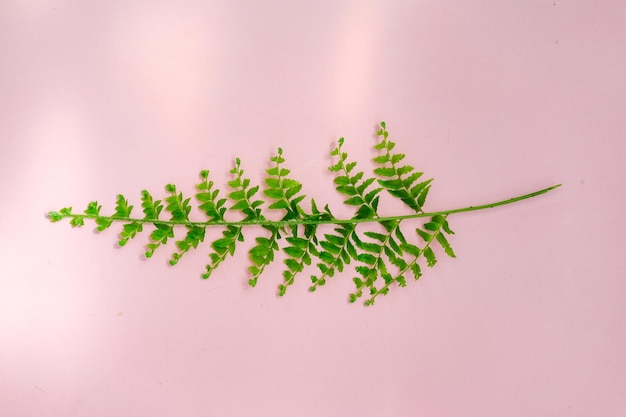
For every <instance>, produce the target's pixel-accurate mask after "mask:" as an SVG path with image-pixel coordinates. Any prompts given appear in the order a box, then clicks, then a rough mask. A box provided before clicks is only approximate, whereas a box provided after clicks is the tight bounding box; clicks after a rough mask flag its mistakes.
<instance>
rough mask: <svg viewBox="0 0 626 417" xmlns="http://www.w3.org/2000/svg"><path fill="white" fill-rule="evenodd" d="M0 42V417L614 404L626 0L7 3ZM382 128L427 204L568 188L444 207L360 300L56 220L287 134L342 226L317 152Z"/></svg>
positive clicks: (623, 307) (221, 164)
mask: <svg viewBox="0 0 626 417" xmlns="http://www.w3.org/2000/svg"><path fill="white" fill-rule="evenodd" d="M0 52H1V53H0V91H1V95H0V152H1V153H0V155H1V156H0V158H1V159H0V178H1V179H2V188H3V192H2V200H1V202H0V227H1V231H2V234H1V236H2V237H1V238H0V262H1V265H2V266H1V269H0V338H1V339H0V414H1V415H2V416H65V417H71V416H148V415H149V416H154V417H158V416H198V417H206V416H351V415H353V416H357V415H358V416H416V415H421V416H481V417H490V416H493V417H496V416H581V417H582V416H607V417H610V416H624V415H626V332H625V330H626V328H625V325H626V314H625V313H626V304H625V303H624V296H625V294H626V279H625V278H626V274H625V272H626V268H625V267H626V255H625V251H626V243H625V239H624V235H625V233H626V222H625V221H624V209H625V208H626V196H625V193H624V189H625V188H624V186H625V185H626V169H625V168H624V160H625V158H626V140H625V139H626V138H625V135H626V122H625V120H626V118H625V117H624V116H625V114H626V113H625V111H626V94H625V92H626V77H625V75H624V74H626V6H625V4H624V2H623V1H608V0H607V1H601V2H599V1H591V0H588V1H562V0H549V1H540V0H533V1H528V0H519V1H506V2H502V1H495V0H494V1H487V0H484V1H472V2H469V1H460V0H457V1H389V0H387V1H378V2H374V1H369V2H368V1H321V2H293V1H265V2H262V1H256V0H241V1H170V2H166V1H130V2H129V1H120V0H115V1H106V2H104V1H100V2H95V1H52V0H26V1H25V0H13V1H11V0H8V1H7V0H5V1H3V2H2V3H1V4H0ZM380 120H386V121H387V123H388V127H389V130H390V132H391V136H392V138H394V139H395V140H396V141H397V142H398V148H399V149H401V150H403V151H404V152H406V153H407V155H408V156H407V161H408V162H410V163H411V164H413V165H415V166H417V167H419V168H420V170H424V171H425V172H426V173H427V175H429V176H432V177H434V178H435V182H434V185H433V189H432V192H431V194H430V199H429V202H428V203H427V208H428V209H429V210H436V209H446V208H453V207H458V206H464V205H469V204H480V203H485V202H489V201H495V200H498V199H503V198H508V197H511V196H513V195H517V194H523V193H526V192H530V191H533V190H536V189H540V188H543V187H547V186H550V185H553V184H556V183H563V184H564V186H563V187H562V188H560V189H558V190H557V191H554V192H552V193H550V194H548V195H546V196H542V197H539V198H536V199H533V200H529V201H526V202H523V203H519V204H516V205H512V206H507V207H503V208H498V209H495V210H492V211H483V212H476V213H469V214H461V215H457V216H452V217H450V222H451V225H452V228H453V229H454V230H455V231H456V232H457V234H456V236H454V237H453V238H452V239H451V243H452V245H453V247H454V248H455V250H456V252H457V256H458V258H457V259H454V260H453V259H447V258H446V259H444V258H443V256H440V258H441V259H440V263H439V264H438V265H437V266H436V267H435V268H433V269H432V270H427V271H425V275H424V277H423V279H422V280H420V281H419V282H418V283H414V282H411V283H409V286H408V287H407V288H404V289H398V288H394V290H393V291H391V293H390V295H388V296H387V297H385V298H382V299H380V300H379V301H378V302H377V304H376V305H375V306H374V307H373V308H364V307H362V306H361V305H350V304H348V303H347V302H346V298H347V294H348V293H349V291H350V290H351V288H352V282H351V278H352V273H351V272H347V273H344V274H341V275H339V276H337V277H335V278H333V279H332V280H331V281H329V283H328V284H327V286H326V287H324V288H322V289H321V290H319V291H318V292H316V293H315V294H309V293H308V292H307V286H308V283H309V280H308V276H307V275H306V274H303V275H301V276H300V279H299V281H298V282H296V284H295V285H294V286H293V288H291V289H290V291H289V292H288V294H287V296H285V297H284V298H280V299H279V298H277V297H276V295H275V294H276V286H277V284H278V283H279V282H280V280H281V277H280V272H281V265H280V264H278V263H277V264H275V265H274V266H273V267H271V268H268V269H267V270H266V273H265V274H264V275H263V277H262V279H261V282H260V283H259V286H258V287H257V288H255V289H252V288H249V287H247V285H246V281H247V274H246V264H245V262H246V256H245V248H244V247H242V248H240V249H238V252H237V256H236V258H231V259H229V260H228V262H226V263H225V264H224V265H223V267H222V268H220V270H219V272H217V273H216V274H215V275H214V276H213V277H212V278H211V279H210V280H209V281H203V280H201V279H200V278H199V274H200V273H201V272H202V271H203V269H204V265H205V263H206V261H207V259H208V258H207V257H206V255H207V253H208V248H207V247H206V246H205V247H203V248H202V249H201V250H198V251H197V252H196V253H192V254H189V255H187V256H185V257H184V258H183V260H182V261H181V263H180V264H179V265H178V266H176V267H174V268H170V267H168V266H167V265H166V260H167V259H168V257H169V254H170V253H171V249H172V248H170V247H168V248H166V249H165V250H161V251H159V253H157V255H156V256H155V258H154V259H152V260H150V261H144V260H142V253H143V246H144V245H145V243H146V241H147V235H146V234H145V233H144V235H143V236H141V237H140V238H138V239H137V240H136V241H133V242H132V243H130V244H129V245H128V247H126V248H124V249H117V248H116V247H115V241H116V235H117V233H118V231H119V227H118V228H115V227H114V228H112V229H110V230H108V231H106V232H105V233H103V234H102V235H99V236H97V235H94V233H93V229H94V227H93V225H91V224H90V225H89V226H87V227H85V228H83V229H79V230H72V229H71V228H70V227H69V226H68V225H67V223H65V224H54V225H53V224H50V223H48V221H47V220H46V219H45V218H44V213H45V212H47V211H49V210H55V209H59V208H61V207H64V206H68V205H71V206H73V207H74V208H75V210H82V209H83V208H84V207H85V206H86V204H87V202H89V201H91V200H94V199H98V200H99V201H100V202H101V203H102V204H103V206H104V209H103V210H104V211H105V212H107V213H110V212H112V210H113V207H114V201H115V195H116V194H117V193H123V194H125V195H126V196H128V197H129V198H130V199H131V200H132V202H133V203H134V204H135V206H139V191H140V190H141V189H144V188H147V189H149V190H151V191H152V192H153V193H154V194H155V195H158V196H163V195H164V191H162V190H163V186H164V185H165V184H167V183H169V182H173V183H176V184H178V186H179V188H180V189H181V190H182V191H183V192H185V193H186V194H190V193H191V192H192V191H193V185H194V184H195V183H196V181H197V178H198V177H197V174H198V172H199V171H200V170H201V169H205V168H208V169H211V172H212V174H213V175H214V178H215V180H216V181H217V183H218V184H219V185H220V186H223V185H224V184H225V182H226V181H227V180H228V178H229V177H228V175H227V172H228V170H229V169H230V167H231V165H232V163H233V160H234V158H235V157H236V156H239V157H241V158H242V161H243V164H244V167H245V169H246V173H247V174H249V175H250V176H251V177H252V178H253V179H254V181H257V182H258V181H261V180H262V174H263V170H264V169H265V168H266V167H267V164H268V163H267V161H268V158H269V157H270V156H271V155H273V154H274V152H275V149H276V148H277V147H278V146H282V147H283V148H284V151H285V155H286V157H287V161H288V162H287V163H288V166H289V167H291V168H292V171H293V174H294V176H295V177H296V178H299V179H301V181H302V182H303V183H304V191H305V192H306V193H307V195H309V196H314V197H315V199H316V200H317V201H318V202H321V203H326V202H328V203H330V205H331V207H332V208H334V210H335V212H336V213H337V214H341V215H346V216H349V215H350V211H349V210H348V209H347V208H344V207H342V205H341V198H340V196H338V195H337V194H336V192H335V191H334V190H333V188H332V176H331V175H330V173H329V172H328V171H327V169H326V168H327V166H328V165H329V164H330V159H329V157H328V151H329V150H330V149H331V147H332V146H334V144H335V143H336V140H337V138H338V137H340V136H345V137H346V150H348V152H349V153H350V154H351V156H352V157H353V158H354V159H357V160H359V161H361V165H360V166H362V167H365V168H368V167H369V164H368V162H367V161H368V160H369V158H371V157H372V156H373V153H372V151H371V149H370V146H371V145H372V144H373V143H374V140H373V138H372V135H373V133H374V129H375V126H376V124H377V123H378V122H379V121H380ZM387 202H388V203H389V204H387V205H386V206H385V208H384V210H383V211H385V212H386V213H387V214H391V213H395V212H397V211H399V210H400V208H399V206H397V205H395V202H389V200H387ZM196 216H197V217H198V218H199V216H198V215H197V214H196ZM408 226H409V227H410V225H408ZM405 230H408V229H407V228H405ZM255 233H257V234H260V233H261V232H260V231H250V232H248V239H247V243H249V242H250V241H252V240H253V239H252V238H253V237H254V236H256V235H257V234H255ZM309 272H310V271H309Z"/></svg>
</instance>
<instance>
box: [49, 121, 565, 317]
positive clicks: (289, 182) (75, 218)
mask: <svg viewBox="0 0 626 417" xmlns="http://www.w3.org/2000/svg"><path fill="white" fill-rule="evenodd" d="M377 135H378V138H379V141H378V142H377V143H376V144H375V145H374V149H375V150H376V151H377V152H378V154H377V155H376V156H375V157H374V158H373V161H374V164H375V165H376V166H375V168H374V169H373V173H372V174H373V176H367V175H366V174H365V172H364V171H359V170H358V169H357V162H356V161H350V160H348V153H347V152H346V151H345V150H344V149H343V145H344V143H345V140H344V138H340V139H339V140H338V142H337V146H336V147H335V148H334V149H333V150H332V151H331V152H330V153H331V156H332V157H334V161H333V164H332V165H331V166H330V167H329V171H330V172H333V173H334V174H335V178H334V179H333V182H334V186H335V189H336V190H337V192H339V193H340V194H341V195H342V196H343V198H344V204H345V205H346V206H350V207H352V208H353V210H354V214H353V216H352V217H351V218H349V219H340V218H336V217H335V216H334V215H333V214H332V213H331V210H330V208H329V207H328V205H325V206H324V208H323V209H322V210H320V209H319V207H318V205H317V204H316V202H315V200H314V199H311V200H310V210H309V211H307V210H305V209H304V208H303V207H302V205H301V204H302V203H303V202H304V201H305V198H306V196H305V195H304V194H303V193H302V189H303V185H302V183H300V182H299V181H297V180H296V179H294V178H292V177H291V171H290V170H289V169H288V168H286V167H285V162H286V161H285V157H284V155H283V150H282V149H281V148H278V152H277V154H276V155H274V156H272V157H270V162H271V163H272V166H270V167H269V168H267V169H266V174H267V177H266V178H265V179H264V181H263V188H261V186H260V185H254V184H251V181H250V179H249V178H246V177H245V176H244V171H243V169H242V168H241V161H240V160H239V158H237V159H235V164H234V167H233V168H232V169H231V170H230V173H231V174H232V178H231V179H230V180H229V181H228V182H227V184H228V187H229V192H228V193H226V194H225V195H224V196H221V195H220V194H221V191H220V190H219V189H218V188H217V187H216V186H215V184H214V182H213V181H212V180H209V171H208V170H203V171H201V172H200V182H199V183H198V184H196V193H195V200H194V203H192V201H191V198H188V197H185V196H184V195H183V193H182V192H180V191H178V189H177V187H176V186H175V185H174V184H168V185H167V186H166V187H165V191H166V193H167V194H166V196H165V197H164V198H163V199H162V200H155V199H154V198H153V196H152V195H151V194H150V193H149V192H148V191H146V190H143V191H142V192H141V208H142V211H143V216H142V217H133V216H132V212H133V206H132V205H131V204H130V202H129V201H128V199H127V198H126V197H125V196H123V195H121V194H120V195H118V196H117V199H116V202H115V208H114V213H113V214H111V215H104V214H102V213H101V212H102V206H101V205H100V204H99V203H98V202H97V201H92V202H90V203H89V204H88V205H87V208H86V209H85V210H84V211H83V212H82V213H73V212H72V208H71V207H65V208H62V209H60V210H59V211H51V212H49V213H48V214H47V215H48V218H49V219H50V221H51V222H59V221H61V220H63V219H65V218H68V219H69V221H70V225H72V226H74V227H80V226H83V225H84V224H85V220H91V221H94V222H95V224H96V227H97V230H98V231H103V230H105V229H107V228H109V227H111V226H112V225H113V224H114V223H116V224H120V225H121V231H120V235H119V240H118V243H119V246H124V245H126V243H127V242H128V241H129V240H130V239H133V238H135V237H136V236H137V235H138V234H139V233H141V232H142V231H143V229H144V227H145V226H151V227H152V230H151V232H150V234H149V242H148V243H147V245H146V251H145V256H146V257H147V258H150V257H152V256H153V255H154V253H155V251H156V250H157V249H158V248H160V247H161V246H165V245H167V244H168V243H169V242H170V240H173V239H175V230H180V229H182V228H184V229H185V230H186V233H185V234H184V236H183V237H182V238H181V237H179V238H178V239H177V240H176V241H175V244H174V247H175V251H174V253H173V254H172V255H171V257H170V260H169V263H170V264H171V265H175V264H177V263H178V262H179V260H180V259H181V257H182V256H183V255H184V254H185V253H187V252H189V251H191V250H194V249H197V248H199V247H200V246H201V245H202V244H203V243H204V241H205V239H206V231H207V229H208V228H214V227H219V228H221V229H222V230H221V236H220V237H219V238H217V239H215V240H213V241H212V242H208V243H207V244H208V246H209V247H210V249H211V251H210V253H209V254H208V257H209V262H208V264H207V265H206V270H205V272H204V273H203V274H202V278H205V279H206V278H209V277H210V276H211V274H212V273H213V272H214V271H215V270H216V269H217V268H218V267H219V266H220V265H221V263H222V262H224V261H225V259H226V258H227V257H228V256H233V255H234V254H235V252H236V249H237V246H238V244H240V243H241V242H244V230H245V231H246V233H247V230H248V229H249V228H254V227H256V228H257V229H258V230H261V231H262V235H257V236H255V237H254V245H253V246H252V248H251V249H250V250H249V252H248V257H249V259H250V265H249V267H248V270H249V272H250V279H249V281H248V282H249V284H250V285H251V286H255V285H256V283H257V281H258V279H259V277H260V275H261V274H262V273H263V271H264V270H265V267H266V266H268V265H270V264H271V263H272V262H274V261H276V259H277V258H278V257H279V256H282V258H283V259H282V261H283V264H284V270H283V272H282V282H280V283H279V284H278V295H280V296H282V295H284V294H285V293H286V291H287V290H288V288H289V287H290V286H291V285H293V284H294V282H295V279H296V277H297V275H298V274H300V273H302V272H303V271H305V270H307V268H309V267H310V268H312V269H313V270H314V272H313V273H312V274H311V275H310V277H311V285H310V287H309V291H312V292H313V291H316V289H317V288H319V287H322V286H324V285H325V284H326V283H327V280H328V279H329V278H332V277H336V276H338V275H339V274H340V273H342V272H343V271H344V269H345V268H346V266H347V265H350V264H352V263H354V264H355V266H354V275H353V278H352V281H353V283H354V285H355V289H354V291H353V292H352V293H351V294H350V295H349V297H348V300H349V301H350V302H356V301H357V300H358V299H360V298H362V297H364V295H365V294H367V297H366V299H365V301H364V304H365V305H368V306H369V305H373V304H374V303H375V302H376V299H377V298H378V297H379V296H381V295H382V296H384V295H387V294H389V293H390V291H391V288H392V287H405V286H406V285H407V277H411V276H412V277H413V279H414V280H418V279H419V278H420V277H421V276H422V266H421V265H425V266H428V267H433V266H435V264H436V263H437V254H436V251H437V252H438V251H440V250H443V253H445V254H446V255H447V256H449V257H455V256H456V254H455V252H454V250H453V249H452V246H451V245H450V242H449V240H448V237H446V236H450V235H453V234H454V232H453V231H452V230H451V228H450V225H449V223H448V217H449V216H450V215H454V214H457V213H462V212H468V211H476V210H483V209H487V208H492V207H496V206H501V205H505V204H511V203H515V202H517V201H521V200H524V199H528V198H532V197H535V196H538V195H541V194H545V193H547V192H549V191H551V190H553V189H555V188H557V187H558V186H559V185H556V186H552V187H549V188H545V189H543V190H539V191H535V192H533V193H529V194H524V195H521V196H518V197H514V198H510V199H507V200H501V201H498V202H495V203H491V204H484V205H473V206H467V207H462V208H457V209H452V210H444V211H439V212H435V213H425V212H424V211H423V206H424V204H425V202H426V199H427V197H428V194H429V191H430V188H431V185H432V179H426V180H424V179H423V173H422V172H420V171H417V170H416V169H415V168H414V167H413V166H411V165H409V164H408V163H407V162H406V161H407V160H408V159H409V158H408V156H407V155H406V154H404V153H400V152H395V148H396V143H395V142H393V141H391V140H390V139H389V132H388V131H387V126H386V124H385V123H384V122H381V123H380V129H379V130H378V132H377ZM383 190H384V191H386V194H388V195H389V196H391V198H392V200H394V199H395V200H399V201H401V202H402V203H403V204H405V205H406V206H408V207H409V208H411V209H412V211H413V214H409V215H397V216H386V217H383V216H380V215H379V213H378V206H379V204H381V193H382V191H383ZM195 203H197V205H196V204H195ZM194 206H196V207H197V209H198V211H199V212H200V213H201V214H202V215H204V216H205V217H206V219H205V220H204V221H198V220H195V219H194V218H193V213H192V211H193V208H194ZM307 207H308V206H307ZM163 210H165V211H166V212H167V213H168V214H169V219H162V218H161V217H160V216H161V214H162V212H163ZM233 212H238V213H237V214H238V216H239V218H240V219H241V216H243V219H241V220H229V218H228V217H229V216H228V215H229V214H230V213H233ZM269 213H273V215H272V216H269ZM277 213H279V214H278V215H279V217H280V219H279V220H270V219H269V218H274V217H276V216H274V215H275V214H277ZM265 214H268V217H266V215H265ZM418 218H423V219H425V220H426V221H425V223H424V224H423V225H422V226H421V227H417V228H414V230H415V232H416V235H414V236H413V237H412V238H409V239H407V237H406V236H405V235H404V233H403V232H402V227H408V226H402V225H403V224H404V223H406V222H409V221H412V220H413V219H418ZM362 223H370V224H377V225H379V226H378V227H380V230H378V231H374V230H365V231H363V232H361V231H360V230H359V227H360V226H361V224H362ZM325 225H328V226H330V227H331V228H332V231H330V232H328V230H327V229H322V226H325ZM414 240H419V242H415V241H414Z"/></svg>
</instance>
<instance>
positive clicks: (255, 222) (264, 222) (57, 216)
mask: <svg viewBox="0 0 626 417" xmlns="http://www.w3.org/2000/svg"><path fill="white" fill-rule="evenodd" d="M561 185H562V184H557V185H553V186H552V187H548V188H544V189H542V190H538V191H534V192H532V193H528V194H523V195H520V196H517V197H513V198H509V199H506V200H501V201H497V202H493V203H488V204H482V205H477V206H467V207H461V208H456V209H450V210H440V211H433V212H428V213H425V212H420V213H414V214H407V215H402V216H389V217H373V218H356V219H336V218H333V219H327V220H320V219H317V220H314V219H307V218H297V219H289V220H269V219H266V218H264V217H262V216H261V217H259V218H257V219H249V220H241V221H229V220H213V221H208V222H193V221H176V220H155V219H141V218H133V217H118V216H101V215H99V214H74V213H70V214H62V213H58V212H50V213H48V217H49V218H51V219H54V221H58V220H61V219H62V218H65V217H69V218H71V219H94V220H95V219H102V220H110V221H112V222H135V223H150V224H153V223H160V224H164V225H171V226H189V227H191V226H199V227H207V226H236V227H240V226H269V227H284V226H293V225H320V224H335V225H339V224H357V223H382V222H391V221H398V220H407V219H416V218H422V217H432V216H436V215H442V216H445V215H449V214H455V213H465V212H470V211H478V210H485V209H490V208H494V207H499V206H505V205H508V204H513V203H516V202H518V201H522V200H526V199H529V198H532V197H537V196H539V195H542V194H545V193H547V192H550V191H552V190H554V189H555V188H558V187H560V186H561Z"/></svg>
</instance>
